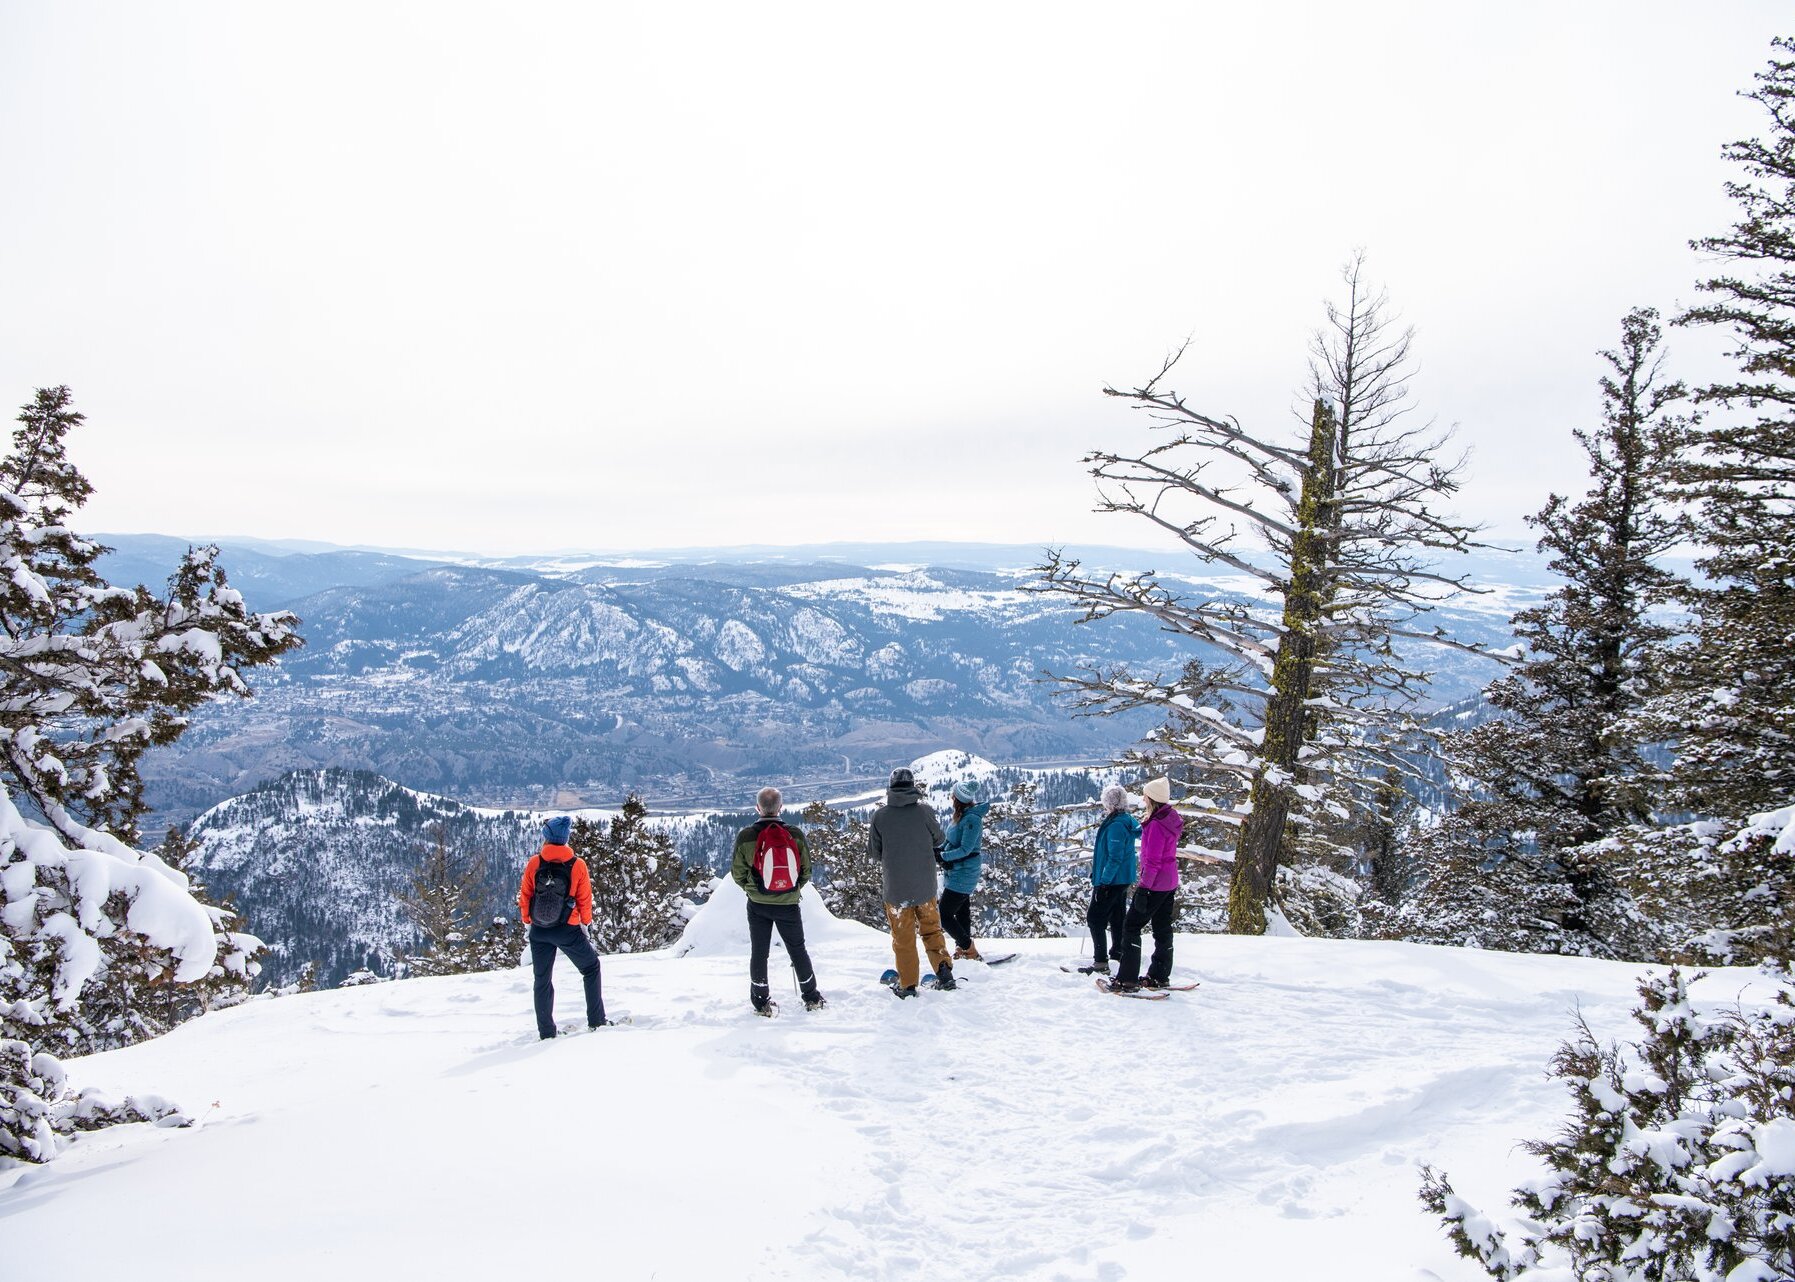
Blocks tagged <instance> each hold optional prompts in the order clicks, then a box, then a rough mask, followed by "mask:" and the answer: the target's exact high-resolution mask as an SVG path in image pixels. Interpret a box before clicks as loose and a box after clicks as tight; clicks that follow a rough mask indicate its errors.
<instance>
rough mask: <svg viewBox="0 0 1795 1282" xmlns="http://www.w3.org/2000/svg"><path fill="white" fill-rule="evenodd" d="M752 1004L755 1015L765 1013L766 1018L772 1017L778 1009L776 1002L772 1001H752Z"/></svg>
mask: <svg viewBox="0 0 1795 1282" xmlns="http://www.w3.org/2000/svg"><path fill="white" fill-rule="evenodd" d="M752 1005H753V1007H754V1013H755V1014H756V1015H765V1016H766V1017H767V1018H768V1019H771V1018H773V1016H774V1014H775V1013H777V1012H778V1010H779V1007H778V1005H777V1003H774V1002H754V1003H752Z"/></svg>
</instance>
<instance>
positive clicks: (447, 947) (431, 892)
mask: <svg viewBox="0 0 1795 1282" xmlns="http://www.w3.org/2000/svg"><path fill="white" fill-rule="evenodd" d="M427 835H428V837H429V840H430V845H429V847H428V848H427V849H426V850H425V851H424V852H423V855H422V858H421V859H420V860H419V862H418V869H417V871H416V872H415V873H414V874H413V875H412V879H411V889H410V891H409V892H408V893H406V894H404V895H401V896H400V897H399V904H400V907H401V908H402V909H403V911H404V913H405V915H406V916H407V917H408V918H410V919H411V923H412V925H413V926H414V927H415V928H416V929H417V932H418V934H419V935H420V936H422V939H423V951H422V952H420V953H418V954H417V955H415V956H402V957H401V958H400V960H401V961H402V962H403V964H404V966H405V969H406V971H407V972H408V973H410V974H413V975H461V974H466V973H467V972H469V971H474V970H481V969H486V968H485V967H483V966H481V965H480V964H479V961H480V955H481V952H482V949H481V945H480V936H481V933H482V927H481V923H484V922H490V921H493V920H495V919H494V918H493V916H492V905H491V903H490V902H489V899H490V896H489V895H488V893H487V891H486V860H485V859H484V858H483V857H482V856H481V855H480V854H479V853H478V852H467V851H459V850H452V849H451V848H450V846H449V834H448V830H447V829H446V828H445V827H444V826H443V825H442V824H440V823H437V824H432V825H431V826H430V828H429V829H428V830H427Z"/></svg>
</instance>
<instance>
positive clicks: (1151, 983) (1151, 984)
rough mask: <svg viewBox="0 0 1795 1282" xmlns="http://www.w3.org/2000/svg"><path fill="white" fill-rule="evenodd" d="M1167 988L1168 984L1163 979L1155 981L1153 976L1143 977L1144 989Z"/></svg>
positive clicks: (1142, 984)
mask: <svg viewBox="0 0 1795 1282" xmlns="http://www.w3.org/2000/svg"><path fill="white" fill-rule="evenodd" d="M1165 986H1166V982H1165V980H1163V979H1154V978H1153V976H1151V975H1143V976H1141V987H1142V988H1164V987H1165Z"/></svg>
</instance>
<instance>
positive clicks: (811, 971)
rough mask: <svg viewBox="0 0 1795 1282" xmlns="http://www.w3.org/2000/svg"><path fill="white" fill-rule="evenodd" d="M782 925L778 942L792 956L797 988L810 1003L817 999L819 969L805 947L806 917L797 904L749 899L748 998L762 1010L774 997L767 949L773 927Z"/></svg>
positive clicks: (769, 945) (770, 946) (756, 1007)
mask: <svg viewBox="0 0 1795 1282" xmlns="http://www.w3.org/2000/svg"><path fill="white" fill-rule="evenodd" d="M775 926H777V927H778V928H779V942H780V943H782V944H784V945H785V955H786V956H787V957H790V958H791V959H792V973H793V974H795V975H797V977H798V991H799V992H801V993H803V994H804V1000H805V1001H807V1002H810V1001H815V1000H816V997H817V991H816V968H815V967H813V966H812V965H811V964H810V953H809V951H808V950H806V949H805V947H804V916H803V913H802V912H801V910H800V909H799V907H798V905H797V904H757V903H755V902H754V901H753V900H752V899H750V900H749V901H748V1000H749V1001H751V1002H753V1003H754V1009H755V1010H759V1009H760V1008H761V1007H762V1006H765V1005H766V1004H767V1002H768V1001H770V1000H771V999H772V996H773V993H772V989H771V988H769V987H768V986H767V952H768V950H769V949H771V948H772V946H773V928H774V927H775Z"/></svg>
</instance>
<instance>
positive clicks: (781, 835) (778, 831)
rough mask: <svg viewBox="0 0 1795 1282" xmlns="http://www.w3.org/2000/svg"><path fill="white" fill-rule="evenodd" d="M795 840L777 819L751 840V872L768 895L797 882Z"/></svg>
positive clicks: (790, 887)
mask: <svg viewBox="0 0 1795 1282" xmlns="http://www.w3.org/2000/svg"><path fill="white" fill-rule="evenodd" d="M798 868H799V864H798V843H797V842H795V841H793V840H792V835H791V834H790V833H789V832H787V831H786V830H785V829H784V828H782V827H781V826H780V825H778V824H776V823H770V824H768V825H767V826H766V827H764V828H762V829H761V830H760V836H759V838H758V839H756V841H755V843H754V875H755V877H757V878H758V879H759V880H760V887H761V889H762V890H764V891H766V892H767V893H768V894H770V895H781V894H784V893H785V892H786V891H788V890H794V889H796V888H797V885H798V876H799V872H798Z"/></svg>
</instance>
